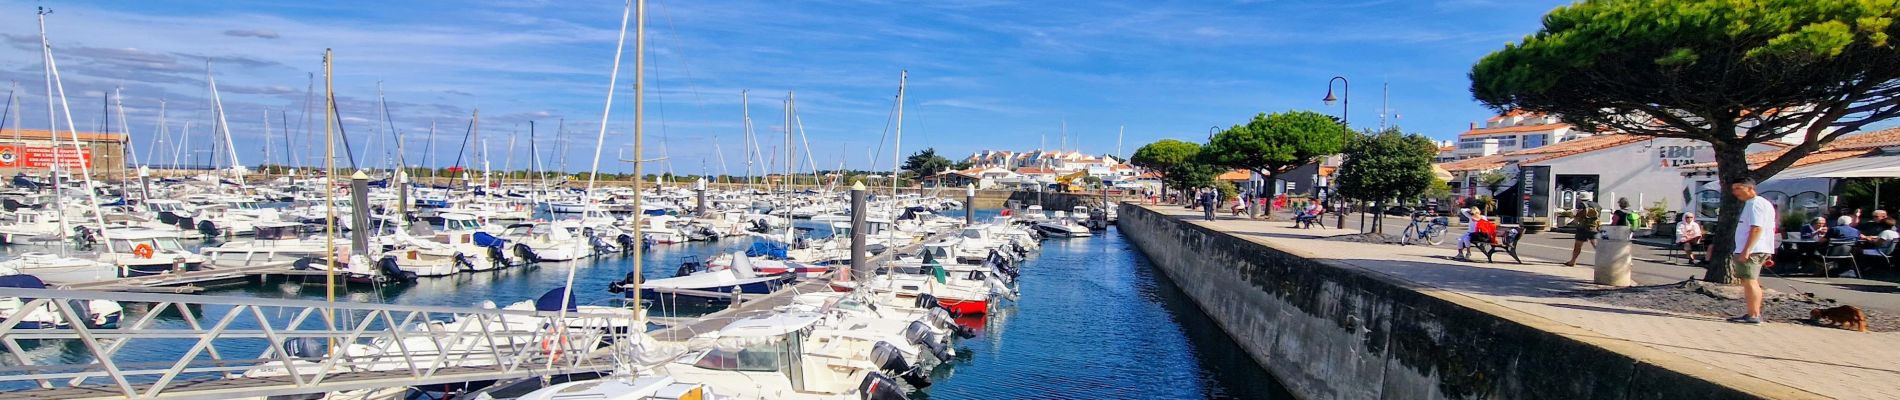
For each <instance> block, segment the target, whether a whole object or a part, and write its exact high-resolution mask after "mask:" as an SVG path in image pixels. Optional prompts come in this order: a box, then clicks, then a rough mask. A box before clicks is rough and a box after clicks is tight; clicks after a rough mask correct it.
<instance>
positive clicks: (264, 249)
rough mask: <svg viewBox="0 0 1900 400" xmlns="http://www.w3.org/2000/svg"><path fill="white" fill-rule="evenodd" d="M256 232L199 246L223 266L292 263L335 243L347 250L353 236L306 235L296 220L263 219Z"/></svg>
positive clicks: (286, 264)
mask: <svg viewBox="0 0 1900 400" xmlns="http://www.w3.org/2000/svg"><path fill="white" fill-rule="evenodd" d="M253 229H254V230H255V234H253V235H252V236H251V238H249V239H240V240H233V241H230V242H225V243H223V244H220V245H217V246H206V247H204V248H201V249H199V252H201V253H204V255H205V256H206V257H210V258H211V260H210V263H211V265H213V266H219V267H243V266H256V265H279V266H289V265H291V264H292V263H295V262H296V261H297V260H300V259H303V258H305V257H312V256H322V255H324V254H325V253H326V251H328V249H329V248H330V246H331V245H334V246H335V247H336V248H337V249H338V250H339V251H347V250H348V249H349V247H350V241H349V240H335V241H334V243H331V239H325V238H321V237H315V238H305V237H303V236H302V233H303V229H304V225H303V224H300V223H295V222H281V221H272V222H263V223H259V224H257V225H254V228H253Z"/></svg>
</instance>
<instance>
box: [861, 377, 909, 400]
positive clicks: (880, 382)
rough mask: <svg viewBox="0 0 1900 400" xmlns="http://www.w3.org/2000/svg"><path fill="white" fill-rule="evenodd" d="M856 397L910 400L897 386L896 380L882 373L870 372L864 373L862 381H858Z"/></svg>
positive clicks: (865, 399) (868, 399) (863, 398)
mask: <svg viewBox="0 0 1900 400" xmlns="http://www.w3.org/2000/svg"><path fill="white" fill-rule="evenodd" d="M858 398H859V399H861V400H910V398H909V397H905V396H904V390H903V389H902V388H899V387H897V380H894V379H891V377H889V376H885V375H884V374H880V373H876V372H872V373H869V374H865V375H864V381H863V382H861V383H858Z"/></svg>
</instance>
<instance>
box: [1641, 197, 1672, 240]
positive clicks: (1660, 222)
mask: <svg viewBox="0 0 1900 400" xmlns="http://www.w3.org/2000/svg"><path fill="white" fill-rule="evenodd" d="M1643 221H1644V225H1648V226H1649V227H1650V235H1673V234H1675V231H1676V221H1674V220H1672V219H1671V218H1669V208H1668V207H1666V206H1664V205H1663V202H1661V201H1657V202H1656V203H1654V204H1650V205H1649V208H1645V209H1643Z"/></svg>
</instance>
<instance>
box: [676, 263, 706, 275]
mask: <svg viewBox="0 0 1900 400" xmlns="http://www.w3.org/2000/svg"><path fill="white" fill-rule="evenodd" d="M705 270H706V264H705V263H702V262H699V260H686V261H685V262H681V263H680V267H679V269H676V270H673V277H676V278H677V277H682V276H687V275H692V274H693V273H694V272H699V271H705Z"/></svg>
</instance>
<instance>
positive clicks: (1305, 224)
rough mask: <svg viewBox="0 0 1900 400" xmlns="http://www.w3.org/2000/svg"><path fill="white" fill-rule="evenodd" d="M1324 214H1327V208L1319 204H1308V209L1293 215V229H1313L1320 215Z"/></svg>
mask: <svg viewBox="0 0 1900 400" xmlns="http://www.w3.org/2000/svg"><path fill="white" fill-rule="evenodd" d="M1324 213H1326V207H1324V206H1321V205H1319V202H1317V201H1315V202H1312V203H1307V204H1306V209H1304V210H1300V211H1299V212H1296V213H1294V214H1293V227H1294V228H1311V227H1313V223H1314V222H1315V221H1319V216H1320V214H1324Z"/></svg>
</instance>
